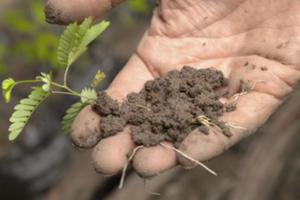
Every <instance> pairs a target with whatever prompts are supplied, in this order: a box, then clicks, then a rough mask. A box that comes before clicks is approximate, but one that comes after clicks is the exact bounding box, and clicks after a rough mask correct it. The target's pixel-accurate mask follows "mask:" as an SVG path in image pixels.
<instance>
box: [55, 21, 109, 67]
mask: <svg viewBox="0 0 300 200" xmlns="http://www.w3.org/2000/svg"><path fill="white" fill-rule="evenodd" d="M92 22H93V18H92V17H88V18H86V19H85V20H84V21H83V22H82V23H81V24H80V25H78V24H77V23H73V24H70V25H69V26H68V27H67V28H66V30H65V31H64V33H63V35H62V36H61V38H60V42H59V46H58V53H57V55H58V62H59V64H60V65H61V66H63V67H68V66H70V65H71V64H72V63H74V62H75V61H76V60H77V58H79V57H80V56H81V55H82V54H83V53H84V52H85V51H86V50H87V46H88V45H89V44H90V43H91V42H92V41H93V40H95V39H96V38H97V37H98V36H99V35H100V34H101V33H102V32H103V31H104V30H105V29H106V28H107V27H108V26H109V22H107V21H102V22H100V23H98V24H96V25H92Z"/></svg>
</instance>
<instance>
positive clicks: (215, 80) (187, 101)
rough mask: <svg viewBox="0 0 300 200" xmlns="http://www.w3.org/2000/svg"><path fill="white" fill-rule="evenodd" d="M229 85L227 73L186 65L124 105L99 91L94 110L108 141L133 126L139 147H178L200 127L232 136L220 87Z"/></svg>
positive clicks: (127, 100)
mask: <svg viewBox="0 0 300 200" xmlns="http://www.w3.org/2000/svg"><path fill="white" fill-rule="evenodd" d="M226 86H227V79H226V78H224V76H223V73H222V72H221V71H218V70H215V69H199V70H197V69H194V68H191V67H183V69H182V70H181V71H176V70H174V71H171V72H169V73H168V74H167V75H166V76H165V77H162V78H157V79H155V80H151V81H148V82H146V83H145V85H144V88H143V89H142V90H141V91H140V92H139V93H131V94H129V95H128V96H127V99H126V100H125V101H124V102H123V103H122V104H118V103H117V101H115V100H113V99H112V98H111V97H109V96H108V95H107V94H106V93H105V92H99V93H98V100H97V102H96V104H94V105H93V110H94V111H95V112H97V113H98V114H99V115H100V116H101V125H100V127H101V128H100V129H101V136H102V137H103V138H105V137H109V136H112V135H114V134H116V133H117V132H119V131H122V130H123V129H124V127H125V126H126V125H130V129H131V135H132V139H133V141H134V142H135V143H136V144H137V145H143V146H146V147H148V146H155V145H158V144H159V143H160V142H162V141H169V142H171V143H173V144H174V145H175V147H178V146H179V144H180V143H181V142H182V141H183V139H184V138H185V137H186V136H187V135H188V134H189V133H190V132H191V131H193V130H194V129H199V130H200V131H201V132H202V133H204V134H208V130H209V128H219V129H221V130H222V132H223V134H224V135H226V136H230V135H231V133H230V130H229V128H228V127H227V126H226V125H225V123H224V122H222V121H219V120H218V117H220V116H221V115H222V114H223V113H224V112H227V111H228V109H226V105H224V104H222V103H221V102H220V101H219V100H218V99H219V98H220V97H221V96H223V95H224V93H223V94H222V93H220V92H218V91H219V90H218V89H220V88H224V87H226ZM230 110H232V109H230Z"/></svg>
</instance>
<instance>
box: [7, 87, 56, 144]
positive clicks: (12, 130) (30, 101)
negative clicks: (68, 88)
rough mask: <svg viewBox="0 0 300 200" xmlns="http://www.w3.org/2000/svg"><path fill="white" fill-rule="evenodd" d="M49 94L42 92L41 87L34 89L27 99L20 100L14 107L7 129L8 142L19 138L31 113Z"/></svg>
mask: <svg viewBox="0 0 300 200" xmlns="http://www.w3.org/2000/svg"><path fill="white" fill-rule="evenodd" d="M49 94H50V93H49V92H46V91H44V90H43V88H42V87H35V88H33V90H32V92H31V93H30V95H29V96H28V98H25V99H22V100H21V101H20V103H19V104H17V105H16V106H15V108H14V110H15V111H14V112H13V114H12V116H11V117H10V119H9V121H10V122H11V125H10V126H9V129H8V131H9V135H8V139H9V140H10V141H13V140H15V139H16V138H17V137H18V136H19V134H20V133H21V132H22V130H23V129H24V127H25V126H26V124H27V123H28V121H29V119H30V117H31V115H32V113H33V112H34V111H35V110H36V108H37V107H38V106H39V105H40V104H41V103H42V101H44V100H45V99H46V97H47V96H48V95H49Z"/></svg>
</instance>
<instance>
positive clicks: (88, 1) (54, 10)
mask: <svg viewBox="0 0 300 200" xmlns="http://www.w3.org/2000/svg"><path fill="white" fill-rule="evenodd" d="M123 1H124V0H48V1H47V3H46V7H45V15H46V21H47V22H48V23H52V24H69V23H71V22H74V21H82V20H83V19H84V18H85V17H88V16H93V17H95V18H97V17H100V16H101V15H103V14H104V13H105V12H106V11H108V10H110V9H111V8H113V7H115V6H117V5H118V4H120V3H121V2H123Z"/></svg>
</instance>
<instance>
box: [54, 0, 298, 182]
mask: <svg viewBox="0 0 300 200" xmlns="http://www.w3.org/2000/svg"><path fill="white" fill-rule="evenodd" d="M57 1H58V3H56V2H57ZM99 1H100V0H98V1H97V0H93V1H84V0H77V1H72V2H73V3H72V4H71V3H68V1H67V0H65V1H62V0H51V2H53V4H51V6H48V8H49V7H51V9H50V10H51V12H48V15H49V16H51V20H52V22H61V23H68V22H69V21H70V20H75V19H82V18H84V17H86V16H88V15H91V14H93V15H95V16H99V15H101V14H102V13H103V12H104V11H105V10H108V9H109V8H110V7H111V6H112V5H116V4H117V3H120V0H105V1H103V2H101V3H98V2H99ZM64 2H65V3H64ZM75 2H78V4H76V3H75ZM89 3H90V4H89ZM92 3H94V4H95V5H96V6H95V5H93V4H92ZM56 5H57V6H61V7H57V8H56V7H55V6H56ZM58 8H61V9H58ZM80 9H81V11H80V12H81V14H78V15H76V14H75V13H77V11H78V10H80ZM82 9H83V10H82ZM89 9H91V10H89ZM55 10H56V11H57V10H59V12H58V13H59V14H60V15H59V17H57V15H56V14H57V13H56V14H55V12H53V11H55ZM76 10H77V11H76ZM48 11H49V9H48ZM78 12H79V11H78ZM53 13H54V14H53ZM72 13H74V14H72ZM299 13H300V2H299V1H298V0H281V1H268V0H223V1H219V0H161V2H159V4H158V6H157V7H156V9H155V11H154V14H153V18H152V21H151V24H150V27H149V28H148V30H147V31H146V32H145V35H144V37H143V38H142V40H141V42H140V44H139V46H138V48H137V50H136V53H135V54H134V55H133V56H132V57H131V58H130V60H129V61H128V63H127V64H126V66H125V67H124V68H123V69H122V71H121V72H120V73H119V74H118V76H117V77H116V78H115V80H114V81H113V82H112V84H111V86H110V87H109V89H108V90H107V92H108V94H109V95H110V96H111V97H113V98H115V99H117V100H118V101H122V99H125V97H126V95H127V94H128V93H131V92H138V91H139V90H140V89H141V88H142V87H143V84H144V83H145V82H146V81H148V80H151V79H154V78H156V77H160V76H163V75H164V74H166V73H167V72H168V71H170V70H172V69H180V68H181V67H182V66H184V65H189V66H193V67H195V68H206V67H214V68H216V69H219V70H221V71H223V73H224V75H225V76H226V77H227V78H228V79H229V86H228V89H229V93H230V94H231V95H233V94H235V93H236V92H237V91H238V88H239V86H240V80H246V81H250V82H251V83H253V86H254V87H253V88H252V90H251V91H249V92H248V93H247V94H245V95H243V96H240V97H239V98H238V101H237V108H236V110H235V111H233V112H230V113H225V114H224V115H223V116H222V117H221V119H222V120H224V121H225V122H230V123H234V124H237V125H238V126H240V127H244V128H245V130H244V129H232V133H233V135H232V136H231V137H230V138H228V137H225V136H224V135H223V134H209V135H205V134H199V133H197V132H196V131H194V132H192V133H190V135H189V136H188V137H187V138H186V139H185V140H184V141H183V143H182V144H181V146H180V147H179V149H180V150H181V151H182V152H184V153H186V154H187V155H189V156H191V157H193V158H194V159H196V160H200V161H204V160H208V159H210V158H212V157H214V156H216V155H219V154H220V153H222V152H223V151H225V150H226V149H228V148H229V147H230V146H232V145H233V144H235V143H237V142H238V141H240V140H241V139H242V138H244V137H247V136H249V135H250V134H251V133H253V132H254V131H255V130H256V129H257V128H258V127H259V126H260V125H261V124H263V123H264V122H265V121H266V120H267V119H268V117H269V116H270V115H271V114H272V112H273V111H274V110H275V109H276V108H277V107H278V106H279V105H280V104H281V103H282V101H283V100H284V98H285V97H286V96H287V95H288V94H289V93H290V92H291V91H292V90H293V87H294V86H295V85H296V83H297V82H298V81H299V80H300V65H299V64H300V56H299V55H300V14H299ZM100 120H101V119H100V118H99V116H98V115H97V114H95V113H93V112H92V111H91V108H90V107H86V108H85V109H84V110H82V111H81V113H80V114H79V115H78V117H77V118H76V120H75V122H74V124H73V133H72V135H73V136H76V137H73V141H74V143H75V144H77V145H79V146H81V147H93V146H94V145H96V146H95V147H94V153H93V160H94V165H95V168H96V170H97V171H98V172H100V173H102V174H106V175H111V174H115V173H117V172H118V171H119V170H120V169H122V168H123V166H124V165H125V163H126V162H127V154H128V152H130V151H131V150H132V149H133V148H134V144H133V142H132V141H131V138H130V134H129V129H125V130H124V131H123V132H121V133H119V134H117V135H115V136H112V137H109V138H106V139H103V140H101V141H100V142H99V143H97V144H96V143H95V142H94V141H96V140H95V138H97V137H99V135H100V134H101V133H100V132H99V123H100ZM176 164H180V165H182V166H185V167H190V166H191V165H193V163H191V162H190V161H189V160H187V159H186V158H183V157H182V156H180V155H177V154H176V152H174V151H173V150H170V149H167V148H164V147H162V146H157V147H150V148H142V149H139V151H138V152H137V153H136V155H135V157H134V158H133V166H134V168H135V170H136V171H137V172H138V173H139V174H140V175H142V176H146V177H148V176H153V175H157V174H159V173H160V172H163V171H165V170H167V169H170V168H172V167H174V166H175V165H176Z"/></svg>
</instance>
